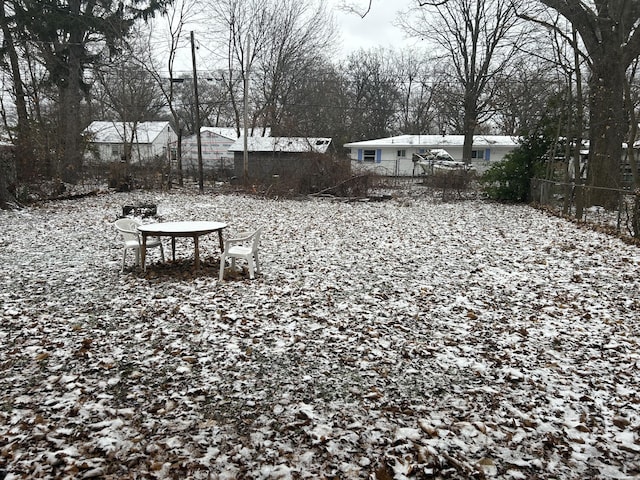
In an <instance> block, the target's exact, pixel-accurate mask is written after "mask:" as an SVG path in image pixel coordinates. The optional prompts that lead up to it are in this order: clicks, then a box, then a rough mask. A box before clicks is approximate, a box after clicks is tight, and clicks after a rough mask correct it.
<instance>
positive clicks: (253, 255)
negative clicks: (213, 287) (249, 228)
mask: <svg viewBox="0 0 640 480" xmlns="http://www.w3.org/2000/svg"><path fill="white" fill-rule="evenodd" d="M261 234H262V228H259V229H257V230H256V231H255V232H250V233H241V234H239V235H238V236H237V237H235V238H229V239H227V240H225V241H224V251H223V252H222V256H221V257H220V281H223V280H224V269H225V263H226V259H227V258H230V259H231V269H232V270H235V268H236V258H242V259H244V260H246V261H247V263H248V264H249V265H248V266H249V278H251V279H253V278H255V274H256V273H260V261H259V259H258V245H259V244H260V235H261Z"/></svg>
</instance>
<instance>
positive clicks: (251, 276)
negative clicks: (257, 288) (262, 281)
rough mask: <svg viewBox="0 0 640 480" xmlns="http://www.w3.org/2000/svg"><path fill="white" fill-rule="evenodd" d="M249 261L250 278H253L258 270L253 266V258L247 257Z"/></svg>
mask: <svg viewBox="0 0 640 480" xmlns="http://www.w3.org/2000/svg"><path fill="white" fill-rule="evenodd" d="M247 263H248V264H249V278H250V279H251V280H253V279H254V278H256V272H255V270H254V268H253V258H251V257H249V258H247Z"/></svg>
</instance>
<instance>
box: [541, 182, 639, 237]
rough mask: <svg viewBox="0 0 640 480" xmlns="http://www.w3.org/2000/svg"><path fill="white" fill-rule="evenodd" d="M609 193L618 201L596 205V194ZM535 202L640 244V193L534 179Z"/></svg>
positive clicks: (555, 212) (557, 212) (554, 211)
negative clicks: (606, 205)
mask: <svg viewBox="0 0 640 480" xmlns="http://www.w3.org/2000/svg"><path fill="white" fill-rule="evenodd" d="M598 191H599V192H603V191H606V192H607V193H608V195H607V196H608V198H612V199H613V200H614V201H613V202H611V204H610V205H609V206H608V207H604V206H601V205H594V204H593V202H592V201H590V199H591V198H592V197H593V196H595V195H594V194H595V193H596V192H598ZM531 199H532V201H533V203H534V204H537V205H539V206H541V207H543V208H545V209H548V210H549V211H551V212H553V213H554V214H557V215H562V216H565V217H568V218H571V219H574V220H576V221H580V222H585V223H588V224H590V225H594V226H597V227H600V228H602V229H605V230H606V231H608V232H610V233H614V234H616V235H619V236H621V237H624V238H627V239H633V240H634V241H640V218H639V212H640V190H635V191H634V190H632V189H614V188H602V187H593V186H588V185H579V184H576V183H565V182H557V181H553V180H544V179H540V178H534V179H532V181H531Z"/></svg>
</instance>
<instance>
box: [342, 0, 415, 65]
mask: <svg viewBox="0 0 640 480" xmlns="http://www.w3.org/2000/svg"><path fill="white" fill-rule="evenodd" d="M345 3H347V4H350V5H352V6H353V7H355V8H357V9H358V10H359V11H360V12H365V11H366V9H367V6H368V0H330V4H331V5H332V11H333V14H334V16H335V19H336V23H337V25H338V30H339V33H340V37H341V39H342V51H343V52H344V53H346V54H348V53H351V52H353V51H355V50H359V49H361V48H364V49H369V48H375V47H378V46H382V47H400V46H401V45H413V44H415V40H412V39H407V38H405V34H404V32H403V31H402V30H401V29H399V28H398V27H396V26H394V24H395V23H396V19H397V16H398V14H399V13H400V12H403V11H406V10H407V9H408V8H409V7H410V6H413V5H415V4H416V2H415V0H393V1H389V0H373V5H372V8H371V11H369V13H368V14H367V15H366V16H365V17H364V18H361V17H360V16H358V15H357V14H356V13H349V12H346V11H344V10H343V9H342V8H340V7H342V6H344V5H345Z"/></svg>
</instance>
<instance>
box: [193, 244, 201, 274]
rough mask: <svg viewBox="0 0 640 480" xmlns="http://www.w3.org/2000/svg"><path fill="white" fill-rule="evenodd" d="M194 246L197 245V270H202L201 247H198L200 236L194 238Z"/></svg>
mask: <svg viewBox="0 0 640 480" xmlns="http://www.w3.org/2000/svg"><path fill="white" fill-rule="evenodd" d="M193 244H194V245H195V250H196V261H195V263H196V270H199V269H200V247H199V245H198V235H194V236H193Z"/></svg>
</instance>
